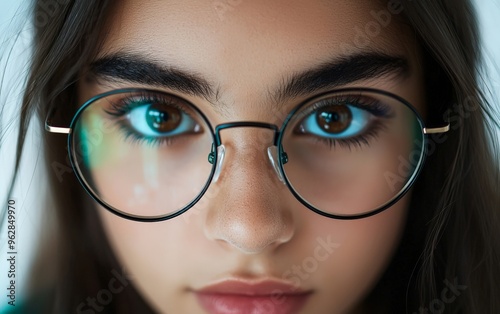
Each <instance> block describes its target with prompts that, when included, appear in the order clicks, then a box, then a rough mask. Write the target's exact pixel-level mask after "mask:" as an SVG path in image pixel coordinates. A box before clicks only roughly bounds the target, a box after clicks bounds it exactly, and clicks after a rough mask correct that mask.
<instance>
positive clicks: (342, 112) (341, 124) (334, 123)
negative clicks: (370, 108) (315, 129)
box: [316, 105, 352, 134]
mask: <svg viewBox="0 0 500 314" xmlns="http://www.w3.org/2000/svg"><path fill="white" fill-rule="evenodd" d="M316 122H317V123H318V125H319V127H320V128H321V129H322V130H323V131H325V132H326V133H330V134H338V133H342V132H344V131H345V130H347V128H349V126H350V125H351V122H352V112H351V110H349V108H348V107H347V106H345V105H336V106H330V107H326V108H323V110H322V111H319V112H318V113H317V114H316Z"/></svg>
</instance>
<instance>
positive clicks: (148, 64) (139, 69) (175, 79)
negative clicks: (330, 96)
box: [90, 52, 409, 104]
mask: <svg viewBox="0 0 500 314" xmlns="http://www.w3.org/2000/svg"><path fill="white" fill-rule="evenodd" d="M90 71H91V73H92V75H94V76H95V77H96V78H98V79H105V80H106V81H111V82H113V81H126V82H130V83H136V84H143V85H151V86H159V87H163V88H167V89H170V90H174V91H178V92H181V93H185V94H188V95H192V96H198V97H203V98H205V99H207V100H208V101H210V102H211V103H215V102H216V101H217V98H218V97H217V96H218V95H219V94H220V91H219V90H218V88H217V87H216V86H215V85H213V84H211V83H210V82H209V80H207V79H206V78H204V77H202V76H201V75H199V74H197V73H194V72H190V71H186V70H184V69H179V68H176V67H174V66H168V65H164V64H163V63H161V62H159V61H157V60H154V59H148V58H147V57H144V56H138V55H134V54H128V53H116V54H113V55H109V56H105V57H103V58H100V59H98V60H96V61H94V62H93V63H92V64H91V65H90ZM408 75H409V65H408V60H407V59H406V58H404V57H401V56H391V55H387V54H384V53H378V52H369V53H360V54H355V55H350V56H346V57H340V58H339V57H337V58H335V59H334V60H333V61H331V62H328V63H324V64H320V65H318V66H315V67H314V68H312V69H309V70H306V71H304V72H299V73H294V74H292V75H289V76H288V77H284V78H283V79H282V81H281V82H280V83H278V85H277V86H276V87H275V89H274V90H272V89H271V90H269V98H270V100H271V101H272V102H274V103H275V104H278V103H283V102H285V101H286V100H287V99H291V98H294V97H299V96H304V95H311V94H313V93H315V92H318V91H321V90H325V89H328V88H330V89H333V88H336V87H339V86H342V85H346V84H349V83H354V82H357V81H361V80H368V79H372V78H377V77H383V76H392V77H393V78H400V77H406V76H408Z"/></svg>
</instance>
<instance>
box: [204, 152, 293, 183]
mask: <svg viewBox="0 0 500 314" xmlns="http://www.w3.org/2000/svg"><path fill="white" fill-rule="evenodd" d="M225 156H226V147H225V146H224V145H223V144H222V145H220V146H219V147H217V164H216V165H215V172H214V176H213V179H212V183H215V182H217V180H219V176H220V174H221V171H222V165H223V164H224V157H225ZM213 157H214V156H213V154H210V155H209V161H210V162H213V159H214V158H213ZM267 157H268V158H269V162H270V163H271V166H272V167H273V169H274V171H275V172H276V175H277V176H278V179H279V180H280V181H281V183H283V184H285V179H284V178H283V174H282V173H281V171H280V168H279V163H278V147H276V146H274V145H273V146H269V147H268V148H267ZM282 159H283V163H287V162H288V156H287V155H286V153H283V156H282Z"/></svg>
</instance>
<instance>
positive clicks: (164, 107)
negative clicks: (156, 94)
mask: <svg viewBox="0 0 500 314" xmlns="http://www.w3.org/2000/svg"><path fill="white" fill-rule="evenodd" d="M127 118H128V120H129V124H130V127H131V128H132V129H133V130H134V131H135V132H136V133H138V134H140V135H141V136H144V137H164V136H174V135H179V134H185V133H194V132H196V129H197V127H198V124H197V123H196V121H194V120H193V119H192V118H191V117H190V116H189V115H188V114H186V113H185V112H184V111H182V110H181V109H179V108H176V107H174V106H172V105H168V104H163V103H151V104H144V105H140V106H137V107H135V108H133V109H131V110H130V112H129V113H128V114H127Z"/></svg>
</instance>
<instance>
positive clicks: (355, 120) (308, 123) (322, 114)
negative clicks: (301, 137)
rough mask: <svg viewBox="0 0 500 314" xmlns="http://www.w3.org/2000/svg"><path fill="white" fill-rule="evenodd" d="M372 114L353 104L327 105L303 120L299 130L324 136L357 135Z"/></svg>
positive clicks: (360, 132) (341, 137)
mask: <svg viewBox="0 0 500 314" xmlns="http://www.w3.org/2000/svg"><path fill="white" fill-rule="evenodd" d="M371 117H372V114H371V113H370V112H368V111H366V110H363V109H360V108H358V107H355V106H353V105H348V104H336V105H327V106H324V107H321V108H319V109H317V110H316V111H314V112H312V113H311V114H309V115H308V116H307V117H306V118H305V119H303V120H302V122H301V123H300V125H299V126H298V130H297V131H298V132H300V133H304V134H312V135H315V136H319V137H324V138H334V139H344V138H351V137H356V136H358V135H360V134H362V133H363V131H365V129H367V127H368V126H369V124H370V118H371Z"/></svg>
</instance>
